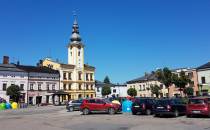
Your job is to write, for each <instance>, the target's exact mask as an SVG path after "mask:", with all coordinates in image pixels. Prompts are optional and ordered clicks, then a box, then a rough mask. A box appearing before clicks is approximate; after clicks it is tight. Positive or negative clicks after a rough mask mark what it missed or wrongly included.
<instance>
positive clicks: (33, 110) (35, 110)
mask: <svg viewBox="0 0 210 130" xmlns="http://www.w3.org/2000/svg"><path fill="white" fill-rule="evenodd" d="M63 109H66V108H65V106H54V105H49V106H39V107H38V106H30V107H28V108H22V109H15V110H14V109H9V110H1V111H0V117H1V116H10V115H32V114H41V113H50V112H53V111H59V110H63Z"/></svg>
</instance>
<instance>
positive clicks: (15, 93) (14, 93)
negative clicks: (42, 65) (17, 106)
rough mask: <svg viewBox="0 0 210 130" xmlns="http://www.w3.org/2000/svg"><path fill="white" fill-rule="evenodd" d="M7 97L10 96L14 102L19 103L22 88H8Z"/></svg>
mask: <svg viewBox="0 0 210 130" xmlns="http://www.w3.org/2000/svg"><path fill="white" fill-rule="evenodd" d="M7 95H9V96H10V97H11V99H12V101H13V102H18V101H19V98H20V88H19V86H18V85H11V86H9V87H8V88H7Z"/></svg>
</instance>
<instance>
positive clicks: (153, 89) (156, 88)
mask: <svg viewBox="0 0 210 130" xmlns="http://www.w3.org/2000/svg"><path fill="white" fill-rule="evenodd" d="M160 90H161V88H160V86H158V85H154V86H151V92H152V94H155V95H156V97H159V95H160Z"/></svg>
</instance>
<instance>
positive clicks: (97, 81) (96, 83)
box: [95, 80, 115, 87]
mask: <svg viewBox="0 0 210 130" xmlns="http://www.w3.org/2000/svg"><path fill="white" fill-rule="evenodd" d="M95 85H96V87H104V86H105V85H107V84H106V83H104V82H101V81H99V80H96V81H95ZM108 85H110V86H111V87H112V86H115V85H114V84H112V83H111V84H108Z"/></svg>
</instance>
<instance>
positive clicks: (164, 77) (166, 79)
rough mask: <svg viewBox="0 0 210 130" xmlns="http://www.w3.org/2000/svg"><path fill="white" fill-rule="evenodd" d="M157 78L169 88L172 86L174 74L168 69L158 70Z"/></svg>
mask: <svg viewBox="0 0 210 130" xmlns="http://www.w3.org/2000/svg"><path fill="white" fill-rule="evenodd" d="M156 77H157V79H158V80H159V81H160V82H162V83H163V84H164V85H165V86H166V87H167V88H168V87H169V86H170V85H171V84H172V73H171V71H170V70H169V69H168V68H167V67H165V68H163V69H159V70H157V71H156Z"/></svg>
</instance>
